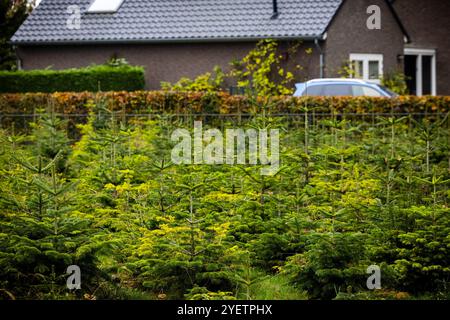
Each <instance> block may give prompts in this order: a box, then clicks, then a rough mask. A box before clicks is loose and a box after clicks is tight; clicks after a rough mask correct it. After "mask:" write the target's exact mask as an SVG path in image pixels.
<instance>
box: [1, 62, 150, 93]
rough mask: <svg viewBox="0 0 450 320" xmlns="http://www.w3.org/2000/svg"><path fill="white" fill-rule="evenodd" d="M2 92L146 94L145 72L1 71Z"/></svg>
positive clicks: (131, 68)
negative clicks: (123, 92) (137, 92)
mask: <svg viewBox="0 0 450 320" xmlns="http://www.w3.org/2000/svg"><path fill="white" fill-rule="evenodd" d="M0 83H1V85H0V92H11V93H21V92H58V91H59V92H65V91H74V92H81V91H91V92H97V91H113V90H126V91H134V90H143V89H144V87H145V77H144V68H142V67H134V66H127V65H123V66H116V67H112V66H108V65H100V66H91V67H87V68H80V69H68V70H59V71H56V70H32V71H14V72H8V71H0Z"/></svg>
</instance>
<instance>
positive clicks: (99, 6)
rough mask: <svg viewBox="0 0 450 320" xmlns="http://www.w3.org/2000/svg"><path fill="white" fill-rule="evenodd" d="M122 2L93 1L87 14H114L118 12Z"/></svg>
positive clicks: (109, 0) (108, 0)
mask: <svg viewBox="0 0 450 320" xmlns="http://www.w3.org/2000/svg"><path fill="white" fill-rule="evenodd" d="M123 1H124V0H94V2H92V3H91V6H90V7H89V8H88V10H87V12H88V13H114V12H117V10H119V8H120V6H121V5H122V3H123Z"/></svg>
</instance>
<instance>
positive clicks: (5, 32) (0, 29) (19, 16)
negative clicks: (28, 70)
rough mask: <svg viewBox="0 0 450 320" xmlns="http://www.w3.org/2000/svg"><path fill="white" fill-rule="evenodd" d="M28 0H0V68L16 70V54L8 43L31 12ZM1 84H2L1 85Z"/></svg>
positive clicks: (31, 4) (30, 4)
mask: <svg viewBox="0 0 450 320" xmlns="http://www.w3.org/2000/svg"><path fill="white" fill-rule="evenodd" d="M32 6H33V3H31V1H28V0H15V1H12V0H1V1H0V70H9V71H11V70H16V69H17V65H16V59H17V57H16V54H15V52H14V49H13V47H12V46H11V45H10V44H9V43H8V42H9V40H10V39H11V37H12V36H13V35H14V33H15V32H16V31H17V29H19V27H20V25H21V24H22V23H23V22H24V21H25V19H26V18H27V16H28V14H29V13H30V12H31V9H32ZM2 86H3V85H2Z"/></svg>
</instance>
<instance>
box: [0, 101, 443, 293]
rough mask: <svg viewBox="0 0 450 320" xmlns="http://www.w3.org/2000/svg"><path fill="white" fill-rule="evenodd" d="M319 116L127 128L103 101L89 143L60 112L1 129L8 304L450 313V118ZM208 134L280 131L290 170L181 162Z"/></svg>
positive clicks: (3, 285)
mask: <svg viewBox="0 0 450 320" xmlns="http://www.w3.org/2000/svg"><path fill="white" fill-rule="evenodd" d="M307 111H308V110H307V109H305V110H304V111H303V112H301V113H296V114H293V115H288V114H286V115H278V114H277V115H273V114H270V113H265V112H262V111H258V112H255V113H252V112H250V113H249V114H247V115H246V116H244V117H241V116H239V117H238V116H233V115H230V116H224V117H220V116H218V115H212V114H211V115H190V116H186V115H177V114H175V113H173V114H170V113H159V114H158V115H156V114H153V115H151V116H150V115H148V116H134V117H125V116H124V115H123V114H122V113H121V112H120V111H114V112H113V111H111V110H109V108H108V107H107V106H106V105H105V104H103V103H102V101H96V102H94V103H93V104H92V106H91V112H90V115H89V117H88V119H87V121H85V122H84V124H80V125H78V129H77V130H79V131H78V134H77V138H76V139H74V138H73V135H68V130H67V120H66V119H65V118H64V117H62V116H61V115H58V114H57V113H52V112H49V111H42V112H41V113H39V114H36V115H35V117H34V119H33V120H32V123H31V125H30V128H29V130H26V131H23V130H18V129H14V127H12V126H10V127H9V128H4V129H2V131H1V142H0V298H1V299H448V298H449V297H450V236H449V234H450V207H449V204H450V188H449V186H450V157H449V154H450V153H449V151H450V149H449V141H450V130H449V128H450V124H449V119H448V117H447V116H446V115H445V114H442V113H435V114H429V115H412V114H410V115H408V114H402V115H398V114H394V113H392V114H380V115H377V114H373V115H362V114H353V113H349V114H346V113H338V112H336V113H329V114H313V113H311V112H307ZM194 121H202V124H203V127H204V129H205V130H206V129H209V128H217V129H218V130H220V131H221V132H223V131H224V130H226V129H227V128H242V129H244V130H245V129H249V128H254V129H259V130H262V129H268V130H270V129H279V132H280V150H279V151H280V164H279V168H278V170H277V171H276V172H275V174H273V175H261V173H260V171H261V167H262V165H261V164H257V165H226V164H223V165H206V164H198V165H195V164H192V165H177V164H174V163H173V161H172V160H171V151H172V148H173V147H174V145H175V144H176V143H175V142H174V141H172V140H171V135H172V133H173V132H174V130H176V129H180V128H184V129H187V130H189V131H190V132H192V130H193V124H194ZM69 266H78V267H79V270H80V271H81V289H80V290H69V289H68V288H67V278H68V276H69V275H68V274H66V271H67V268H68V267H69ZM371 266H372V267H373V266H377V267H379V268H380V271H381V288H380V289H376V290H370V289H369V288H368V286H367V282H368V278H369V277H370V276H371V273H367V271H368V269H370V267H371Z"/></svg>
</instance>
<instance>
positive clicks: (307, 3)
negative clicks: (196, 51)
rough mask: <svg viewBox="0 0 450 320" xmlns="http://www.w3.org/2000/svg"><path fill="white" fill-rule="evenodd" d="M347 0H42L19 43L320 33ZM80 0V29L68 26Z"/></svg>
mask: <svg viewBox="0 0 450 320" xmlns="http://www.w3.org/2000/svg"><path fill="white" fill-rule="evenodd" d="M342 1H343V0H278V12H279V16H278V17H277V18H276V19H271V17H272V15H273V4H272V0H125V1H124V3H123V4H122V6H121V7H120V8H119V10H118V11H117V12H116V13H100V14H99V13H87V9H88V7H89V5H90V4H91V2H92V0H42V2H41V3H40V4H39V6H38V7H37V8H35V9H34V10H33V12H32V14H31V15H30V16H29V17H28V19H27V20H26V21H25V22H24V23H23V25H22V26H21V27H20V28H19V30H18V31H17V32H16V34H15V35H14V36H13V37H12V39H11V42H12V43H14V44H27V43H29V44H54V43H89V42H93V43H103V42H105V43H108V42H111V43H124V42H163V41H214V40H216V41H221V40H256V39H261V38H269V37H270V38H275V39H299V38H300V39H310V38H317V37H321V36H322V35H323V33H324V32H325V31H326V29H327V27H328V25H329V23H330V21H331V20H332V18H333V16H334V15H335V14H336V12H337V10H338V8H339V6H340V5H341V3H342ZM71 5H78V6H79V8H80V12H81V25H80V29H78V30H77V29H75V30H71V29H69V28H68V27H67V20H68V19H69V17H70V15H71V14H70V13H68V12H67V11H68V9H67V8H68V7H69V6H71Z"/></svg>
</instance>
